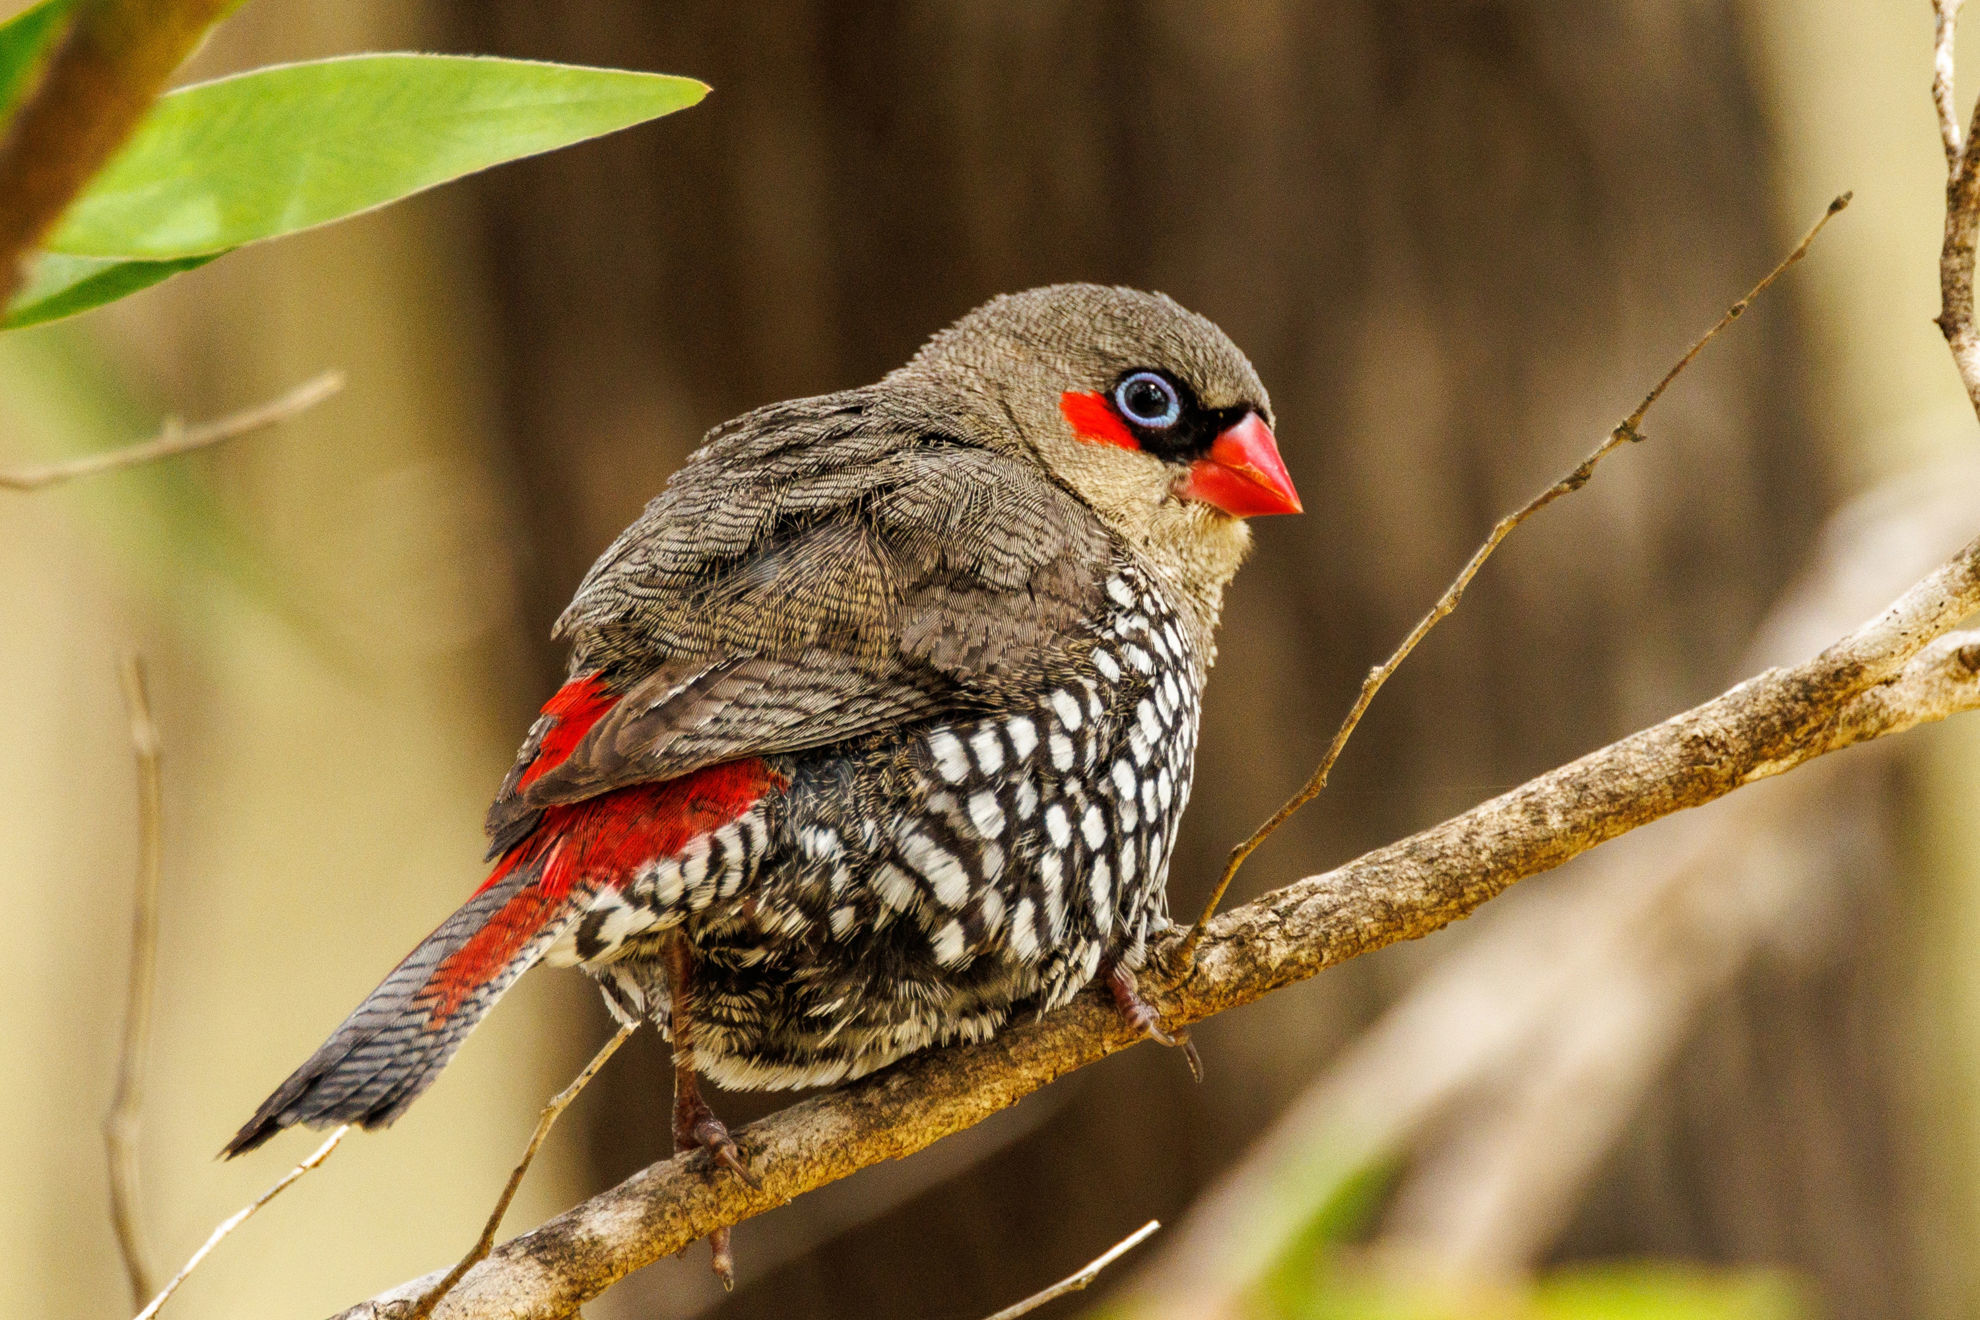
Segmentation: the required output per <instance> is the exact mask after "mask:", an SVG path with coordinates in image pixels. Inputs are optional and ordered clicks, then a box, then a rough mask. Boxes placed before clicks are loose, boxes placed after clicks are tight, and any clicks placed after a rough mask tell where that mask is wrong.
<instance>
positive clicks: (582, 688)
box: [428, 674, 786, 1026]
mask: <svg viewBox="0 0 1980 1320" xmlns="http://www.w3.org/2000/svg"><path fill="white" fill-rule="evenodd" d="M618 699H619V698H618V694H617V693H615V692H609V691H607V690H606V688H605V684H604V680H603V679H601V678H600V677H599V676H598V675H596V674H593V675H590V676H588V677H586V678H581V679H578V680H576V681H575V682H571V683H567V684H565V685H564V686H563V688H561V689H560V690H559V691H558V693H557V695H556V696H554V697H552V698H551V699H550V701H549V702H548V703H547V704H546V705H545V706H544V707H543V712H544V714H546V715H555V716H556V717H557V723H556V724H554V725H552V726H551V728H550V731H549V732H548V733H546V734H544V735H543V742H542V745H541V746H540V748H539V749H538V751H537V754H536V759H535V760H534V761H532V762H531V763H530V767H529V769H528V770H527V771H525V772H524V773H523V777H522V783H523V784H525V785H527V784H529V783H530V782H531V781H532V780H534V779H535V778H537V777H538V776H539V775H541V774H542V773H543V772H544V771H546V770H548V769H550V768H551V767H552V766H555V765H558V764H560V763H561V762H562V761H563V760H564V759H565V758H566V757H568V756H570V754H571V753H572V751H574V750H575V749H576V748H577V745H578V742H579V741H580V740H581V739H582V738H583V737H584V735H585V734H586V733H587V732H588V731H589V730H590V728H591V726H592V725H594V724H596V723H597V722H598V719H599V717H600V716H602V715H603V714H604V713H605V712H606V711H608V710H610V709H611V708H612V703H613V702H615V701H617V700H618ZM785 782H786V780H785V779H784V776H782V775H780V774H778V773H777V772H776V771H774V770H772V769H771V768H770V767H769V766H768V765H766V764H764V762H762V761H761V760H757V759H755V758H751V759H749V760H746V761H729V762H725V763H724V764H722V765H711V766H708V767H706V768H705V769H701V770H696V771H695V772H693V773H692V774H687V775H682V776H681V777H680V778H678V779H669V780H666V781H664V782H662V783H657V784H634V785H632V786H631V787H629V788H620V789H614V790H613V791H611V792H609V793H600V794H599V795H598V796H597V797H594V798H586V799H585V800H584V801H582V802H563V803H558V804H557V805H555V806H551V807H547V808H545V809H544V812H543V818H542V820H540V821H539V822H538V823H537V826H536V828H535V829H534V830H532V831H531V832H530V835H529V837H528V838H526V839H524V840H523V841H522V842H521V843H518V844H517V845H516V846H515V847H513V848H511V849H510V850H509V851H508V852H506V853H504V854H503V855H502V860H501V861H500V862H499V863H497V864H496V867H495V870H494V873H493V874H491V875H490V876H489V877H488V879H487V880H486V881H484V882H483V883H482V885H481V888H480V889H477V890H476V891H475V892H476V893H480V892H482V891H483V890H486V889H488V888H489V887H490V886H492V885H495V884H498V883H500V882H501V881H502V879H503V878H504V877H506V876H508V875H509V874H510V873H511V872H513V871H514V870H515V869H516V868H517V867H518V866H538V867H539V868H540V869H539V872H538V875H537V878H536V881H535V883H533V884H530V885H526V886H525V887H524V888H522V889H521V890H519V891H518V892H517V893H516V896H515V897H514V898H511V899H510V900H509V901H508V902H507V903H505V904H503V905H502V907H501V909H500V910H499V911H497V912H496V913H495V914H494V915H493V916H492V917H490V918H489V919H488V922H487V924H485V925H484V926H482V928H481V929H480V930H478V931H476V932H475V933H474V934H473V935H472V936H471V937H470V938H469V939H468V941H467V943H465V944H463V945H462V946H461V947H460V948H459V949H457V950H455V951H454V952H453V953H452V954H451V955H449V956H448V957H447V958H446V959H445V960H444V961H443V962H442V963H441V964H440V965H439V966H438V967H436V968H434V970H433V975H432V977H431V979H430V980H429V981H428V986H429V987H430V990H431V993H432V995H433V999H432V1010H431V1018H430V1020H431V1021H432V1022H433V1023H434V1025H436V1026H437V1025H438V1024H439V1023H441V1022H442V1021H444V1020H445V1019H446V1018H448V1017H450V1016H451V1015H452V1014H453V1013H454V1012H455V1011H456V1010H457V1009H459V1008H460V1006H461V1004H462V1003H463V1002H464V1001H465V1000H466V999H467V998H468V996H469V995H471V994H473V993H474V991H475V989H476V988H477V987H478V986H480V985H482V984H484V983H486V982H487V981H489V980H491V979H492V978H494V977H495V976H497V975H499V974H500V973H501V971H502V969H503V968H505V967H507V966H508V965H509V963H510V962H511V961H513V960H514V959H515V957H516V955H517V954H519V953H521V952H522V950H523V948H524V946H525V945H527V944H528V943H529V941H530V940H531V939H532V938H533V937H534V936H535V935H536V933H537V932H538V931H539V930H541V929H542V928H543V925H544V923H545V922H547V921H549V920H550V919H551V918H552V917H554V916H556V915H557V913H558V912H559V910H560V909H561V908H562V907H563V905H564V901H565V900H566V899H567V898H568V897H569V896H570V893H571V890H572V888H573V887H574V886H577V885H579V884H585V885H589V886H595V887H597V888H616V887H618V886H620V885H623V884H625V883H626V882H627V881H628V880H630V879H631V878H632V876H633V874H634V872H636V871H637V870H638V869H639V868H640V867H641V866H642V865H644V864H645V863H647V862H649V861H652V860H653V859H655V858H658V857H667V856H671V855H673V854H675V853H678V852H680V851H681V850H682V849H684V848H686V847H687V845H688V844H689V843H690V842H692V841H693V840H695V839H697V838H699V837H701V836H702V835H704V834H708V833H710V832H712V831H714V830H718V829H720V828H721V827H722V826H724V825H726V824H728V823H729V822H730V821H732V820H734V819H736V817H738V816H740V815H742V814H743V813H744V812H745V811H748V810H749V809H750V807H751V805H752V804H754V803H755V802H756V800H757V799H758V798H760V797H762V796H763V795H764V794H765V793H767V792H769V791H771V790H772V789H777V788H782V787H783V786H784V784H785Z"/></svg>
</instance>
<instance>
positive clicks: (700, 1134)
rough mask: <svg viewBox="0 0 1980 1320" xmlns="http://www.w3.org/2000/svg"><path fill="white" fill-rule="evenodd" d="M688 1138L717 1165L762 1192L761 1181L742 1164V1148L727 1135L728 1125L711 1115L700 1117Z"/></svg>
mask: <svg viewBox="0 0 1980 1320" xmlns="http://www.w3.org/2000/svg"><path fill="white" fill-rule="evenodd" d="M689 1136H690V1138H691V1140H692V1142H693V1144H694V1145H695V1146H698V1147H700V1148H701V1149H703V1150H705V1151H707V1152H708V1153H709V1155H710V1156H712V1157H713V1158H714V1160H715V1162H716V1163H717V1164H719V1165H721V1166H722V1167H723V1168H725V1169H727V1170H728V1171H729V1172H730V1173H733V1174H735V1175H736V1177H738V1178H740V1179H742V1180H743V1181H744V1182H746V1183H748V1184H749V1185H750V1187H751V1188H753V1189H754V1190H756V1191H762V1190H763V1182H762V1180H761V1179H759V1178H758V1177H757V1176H756V1175H755V1174H753V1173H751V1172H750V1171H749V1166H748V1165H747V1164H745V1163H743V1157H742V1148H741V1147H739V1146H737V1145H736V1139H735V1138H734V1137H732V1136H730V1135H729V1128H728V1125H727V1124H726V1123H724V1122H723V1121H722V1120H721V1119H719V1118H717V1117H715V1115H713V1114H704V1115H702V1116H701V1117H700V1118H698V1119H696V1120H695V1123H694V1127H693V1128H692V1129H690V1132H689Z"/></svg>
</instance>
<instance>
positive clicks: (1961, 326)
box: [1932, 0, 1980, 413]
mask: <svg viewBox="0 0 1980 1320" xmlns="http://www.w3.org/2000/svg"><path fill="white" fill-rule="evenodd" d="M1963 2H1964V0H1934V4H1933V13H1934V16H1935V18H1936V20H1937V21H1936V27H1937V33H1936V37H1937V39H1936V41H1935V42H1934V44H1933V50H1932V102H1933V105H1934V107H1935V108H1936V111H1937V114H1938V117H1939V137H1940V140H1941V142H1942V143H1943V144H1945V146H1946V233H1945V241H1944V242H1943V243H1942V244H1941V246H1940V248H1939V317H1938V321H1939V329H1940V331H1941V332H1943V333H1944V335H1945V337H1946V346H1947V347H1948V348H1950V349H1952V355H1953V366H1954V367H1955V368H1956V369H1957V370H1958V372H1959V382H1960V384H1962V385H1964V386H1965V387H1966V397H1967V401H1968V402H1970V403H1971V404H1972V405H1973V408H1974V411H1975V412H1976V413H1980V331H1976V330H1975V328H1974V325H1973V256H1974V245H1975V242H1976V240H1977V239H1980V103H1977V104H1975V106H1974V108H1973V122H1972V126H1971V127H1969V128H1968V129H1967V131H1966V139H1965V141H1964V142H1963V143H1960V142H1959V132H1958V123H1959V119H1958V110H1957V107H1956V106H1955V105H1954V103H1953V92H1952V87H1953V32H1954V28H1955V26H1956V24H1957V21H1958V18H1959V9H1960V5H1961V4H1962V3H1963ZM1948 123H1950V124H1952V125H1953V128H1952V130H1951V131H1950V132H1948V130H1947V124H1948ZM1955 143H1959V147H1958V150H1957V151H1954V149H1953V144H1955Z"/></svg>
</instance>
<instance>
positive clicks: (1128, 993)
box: [1105, 962, 1203, 1082]
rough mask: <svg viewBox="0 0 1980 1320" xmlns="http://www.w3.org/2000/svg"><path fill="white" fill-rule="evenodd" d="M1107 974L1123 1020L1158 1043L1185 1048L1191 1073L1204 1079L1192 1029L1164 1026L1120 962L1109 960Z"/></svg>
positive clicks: (1198, 1078)
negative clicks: (1170, 1029) (1190, 1031)
mask: <svg viewBox="0 0 1980 1320" xmlns="http://www.w3.org/2000/svg"><path fill="white" fill-rule="evenodd" d="M1105 975H1106V978H1107V989H1108V990H1109V991H1111V992H1112V993H1113V996H1114V1007H1115V1009H1117V1010H1118V1011H1119V1012H1120V1015H1121V1021H1123V1022H1125V1023H1127V1025H1128V1027H1129V1029H1130V1030H1133V1031H1138V1032H1140V1033H1141V1034H1142V1035H1144V1036H1146V1037H1148V1039H1150V1040H1152V1041H1154V1042H1155V1043H1156V1044H1158V1045H1167V1046H1168V1047H1170V1048H1171V1049H1180V1050H1182V1052H1183V1059H1184V1061H1185V1062H1187V1063H1188V1064H1189V1075H1190V1076H1191V1077H1194V1078H1195V1079H1196V1080H1197V1081H1199V1082H1200V1081H1202V1080H1203V1056H1202V1055H1200V1054H1198V1053H1197V1052H1196V1043H1195V1042H1194V1041H1192V1040H1190V1038H1189V1032H1188V1031H1187V1030H1183V1031H1176V1032H1168V1031H1164V1030H1162V1016H1161V1014H1159V1013H1157V1012H1156V1011H1155V1006H1154V1005H1153V1004H1151V1003H1149V1002H1148V1001H1147V1000H1146V999H1143V998H1142V997H1141V990H1140V988H1139V987H1138V986H1137V985H1136V984H1135V980H1134V973H1133V972H1131V971H1129V970H1128V969H1127V968H1125V967H1122V966H1121V965H1120V964H1119V963H1115V962H1109V963H1108V964H1107V969H1106V973H1105Z"/></svg>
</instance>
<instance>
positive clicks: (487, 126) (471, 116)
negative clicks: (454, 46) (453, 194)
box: [48, 55, 708, 261]
mask: <svg viewBox="0 0 1980 1320" xmlns="http://www.w3.org/2000/svg"><path fill="white" fill-rule="evenodd" d="M707 92H708V88H707V86H706V85H705V84H703V83H699V82H696V81H695V80H694V79H692V78H675V77H669V76H667V75H664V74H656V73H633V72H628V71H625V70H619V69H589V68H580V67H576V66H572V65H565V64H542V63H535V62H531V61H524V60H501V59H488V58H481V57H473V56H457V55H352V56H347V57H344V58H340V59H330V60H320V61H315V62H312V63H308V64H288V65H277V66H275V67H273V68H267V69H256V70H254V71H253V72H250V73H244V74H240V75H238V76H236V77H232V78H222V79H220V80H218V81H216V82H210V83H201V84H199V85H197V86H194V87H188V88H185V89H183V90H182V91H177V92H173V93H171V94H170V95H168V96H164V97H161V98H159V101H158V104H157V105H156V106H154V107H153V108H152V111H151V114H150V116H149V117H148V118H146V120H145V121H144V123H143V124H142V125H141V126H140V127H139V129H138V131H137V133H136V134H135V135H134V136H133V137H132V139H131V141H130V142H129V143H127V144H126V145H125V147H124V149H123V150H122V151H121V152H119V153H118V154H117V156H116V157H115V158H114V159H113V160H112V161H111V162H110V164H109V166H108V167H107V168H106V169H105V170H104V171H103V173H102V174H100V175H98V176H97V178H96V180H95V182H93V183H92V184H91V185H90V187H89V189H88V191H87V192H85V193H84V194H83V196H82V197H81V199H80V200H78V201H77V203H76V204H75V206H74V207H72V208H71V209H70V211H69V214H68V215H67V216H66V217H65V218H64V220H63V222H62V224H61V226H60V228H59V229H58V230H57V231H56V233H55V235H54V237H53V238H52V239H50V240H49V242H48V247H49V248H50V249H51V250H53V251H58V252H66V253H71V254H74V255H77V256H95V257H125V258H140V259H144V260H149V261H166V260H175V259H178V258H183V257H191V256H201V255H211V254H216V253H219V252H223V251H225V250H226V249H228V248H232V247H238V246H239V245H241V244H242V243H253V242H256V241H259V240H261V239H266V238H274V237H276V236H277V235H280V234H289V233H294V232H295V231H297V230H300V229H308V228H310V227H311V226H314V225H320V224H325V223H327V222H329V221H332V220H338V219H342V218H343V217H345V216H348V215H354V214H356V213H357V212H360V211H366V210H370V209H372V208H374V207H378V206H383V205H385V204H386V203H387V202H391V201H394V200H396V199H398V198H400V197H404V196H406V195H408V194H410V193H415V192H419V191H420V190H422V189H425V188H431V187H433V186H434V185H436V184H440V183H445V182H447V181H448V180H449V179H457V178H459V177H460V176H462V175H464V174H470V173H473V172H474V171H476V170H481V169H486V168H488V167H489V166H491V165H497V164H500V163H502V162H503V161H509V160H515V159H517V158H519V157H522V156H531V155H535V154H537V153H539V152H544V151H550V150H553V149H555V148H557V147H563V146H568V145H570V144H571V143H574V142H581V141H583V140H585V139H586V138H592V137H597V136H599V135H600V134H604V133H611V132H615V131H617V130H618V129H622V128H627V127H630V126H631V125H633V124H638V123H642V122H644V121H646V120H649V119H656V118H658V117H660V116H661V115H665V114H670V113H672V112H673V111H675V110H680V109H684V108H685V107H687V106H690V105H693V104H694V103H695V102H697V101H699V100H700V99H701V98H702V97H703V96H705V95H707Z"/></svg>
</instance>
